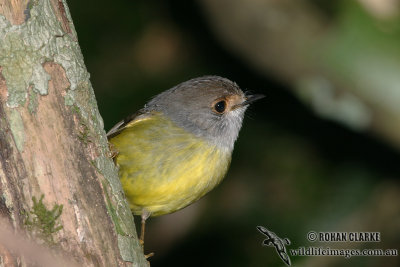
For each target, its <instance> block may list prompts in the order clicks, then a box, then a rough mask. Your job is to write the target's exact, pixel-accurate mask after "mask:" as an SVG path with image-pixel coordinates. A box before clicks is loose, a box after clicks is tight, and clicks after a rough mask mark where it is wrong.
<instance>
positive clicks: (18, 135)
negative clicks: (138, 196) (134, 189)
mask: <svg viewBox="0 0 400 267" xmlns="http://www.w3.org/2000/svg"><path fill="white" fill-rule="evenodd" d="M108 152H109V149H108V142H107V139H106V137H105V132H104V130H103V123H102V119H101V117H100V114H99V112H98V108H97V104H96V101H95V97H94V93H93V89H92V86H91V84H90V81H89V74H88V72H87V70H86V68H85V66H84V62H83V57H82V54H81V52H80V48H79V45H78V42H77V37H76V32H75V30H74V27H73V24H72V21H71V17H70V14H69V11H68V8H67V5H66V3H65V1H61V0H31V1H28V0H10V1H7V0H0V216H1V217H3V218H6V219H5V220H4V219H3V220H0V224H2V226H1V225H0V235H1V230H4V229H6V228H7V227H10V226H11V227H12V228H13V229H14V231H15V232H16V233H17V234H18V235H19V236H28V237H29V238H30V239H32V240H35V242H36V243H40V244H41V246H47V247H48V248H49V251H51V253H53V254H54V253H55V254H56V255H64V257H65V255H67V257H68V259H69V260H70V261H71V262H75V263H76V264H77V265H78V266H131V265H134V266H147V261H146V260H145V258H144V255H143V252H142V250H141V247H140V245H139V243H138V240H137V235H136V232H135V228H134V224H133V216H132V214H131V212H130V210H129V207H128V205H127V203H126V200H125V199H124V196H123V193H122V189H121V185H120V183H119V180H118V176H117V171H116V168H115V166H114V164H113V162H112V160H111V159H110V158H109V157H108V154H107V153H108ZM5 222H7V224H8V225H4V224H5ZM0 241H1V239H0ZM28 259H29V257H27V256H26V255H24V254H23V252H22V254H21V252H17V251H13V250H12V246H8V244H7V242H5V243H4V242H3V243H0V265H1V264H6V265H7V266H17V265H20V264H21V263H26V264H28V265H30V264H32V262H30V261H29V260H28Z"/></svg>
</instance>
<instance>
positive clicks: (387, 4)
mask: <svg viewBox="0 0 400 267" xmlns="http://www.w3.org/2000/svg"><path fill="white" fill-rule="evenodd" d="M200 3H201V4H202V6H203V7H204V10H205V12H206V14H207V17H208V19H209V22H210V25H211V27H212V29H213V30H214V31H215V33H216V35H217V36H218V38H219V39H220V40H221V42H222V43H223V44H224V45H225V46H226V47H227V49H230V50H231V51H232V52H233V53H235V54H237V55H238V56H240V57H242V58H243V59H244V60H245V61H247V62H249V63H250V64H251V65H253V66H255V67H256V68H257V69H258V70H260V71H261V72H263V73H265V74H266V75H271V73H273V74H274V75H275V76H276V77H278V78H279V79H281V80H282V81H283V82H284V83H287V84H289V85H290V86H291V87H292V88H293V93H294V94H295V95H297V96H298V97H299V98H300V99H301V100H302V101H303V102H304V103H306V104H307V105H309V106H310V107H311V108H312V109H314V110H315V111H316V113H317V114H319V115H320V116H322V117H324V118H328V119H331V120H335V121H337V122H339V123H342V124H344V125H346V126H348V127H350V128H352V129H353V130H358V131H372V132H374V133H376V134H378V135H379V136H380V137H381V138H382V139H384V140H387V141H389V142H391V143H392V144H394V145H395V146H397V148H400V97H399V96H400V75H398V74H399V73H400V63H399V62H400V50H399V49H398V47H399V45H400V44H399V41H398V40H400V38H399V36H400V30H399V28H398V25H399V24H398V23H399V21H400V15H399V12H398V1H389V0H388V1H372V0H370V1H366V0H364V1H362V0H359V1H335V2H334V3H333V4H332V3H331V5H335V7H334V8H333V11H331V12H328V13H329V14H327V12H322V10H321V9H319V7H317V6H315V5H313V4H312V1H306V0H299V1H289V0H282V1H273V0H267V1H255V0H250V1H245V0H233V1H227V0H223V1H211V0H200ZM360 3H362V5H360ZM365 8H368V11H367V10H366V9H365ZM371 10H374V11H373V12H372V11H371ZM389 11H390V19H389V15H388V16H385V19H384V20H383V19H382V17H381V16H372V15H371V12H372V13H374V12H375V13H374V14H378V13H379V14H389V13H385V12H389Z"/></svg>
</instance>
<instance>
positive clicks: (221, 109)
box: [214, 100, 226, 113]
mask: <svg viewBox="0 0 400 267" xmlns="http://www.w3.org/2000/svg"><path fill="white" fill-rule="evenodd" d="M225 109H226V101H225V100H221V101H218V102H217V103H215V105H214V110H215V111H216V112H218V113H223V112H224V111H225Z"/></svg>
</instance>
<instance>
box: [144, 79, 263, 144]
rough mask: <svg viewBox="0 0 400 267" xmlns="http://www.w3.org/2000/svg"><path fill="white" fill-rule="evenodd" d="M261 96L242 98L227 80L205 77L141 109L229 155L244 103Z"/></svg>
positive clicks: (236, 88) (186, 83)
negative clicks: (152, 112)
mask: <svg viewBox="0 0 400 267" xmlns="http://www.w3.org/2000/svg"><path fill="white" fill-rule="evenodd" d="M261 97H262V96H261V95H253V96H249V95H245V94H244V93H243V91H242V90H241V89H240V88H239V87H238V86H237V84H236V83H234V82H232V81H230V80H228V79H225V78H222V77H218V76H205V77H200V78H195V79H192V80H189V81H186V82H183V83H181V84H179V85H177V86H175V87H173V88H171V89H169V90H167V91H165V92H163V93H161V94H159V95H157V96H156V97H154V98H153V99H152V100H151V101H150V102H149V103H148V104H147V105H146V107H145V110H147V111H152V110H155V111H160V112H162V113H163V114H164V115H166V116H167V117H168V118H170V119H171V120H172V121H173V122H174V123H176V124H177V125H178V126H180V127H183V128H184V129H186V130H187V131H188V132H191V133H193V134H195V135H196V136H199V137H201V138H203V139H205V140H207V141H209V142H210V143H212V144H215V145H217V146H219V147H220V148H222V149H225V150H227V151H229V152H231V151H232V150H233V145H234V143H235V141H236V139H237V137H238V134H239V130H240V128H241V126H242V121H243V117H244V112H245V111H246V109H247V107H248V104H250V102H253V101H254V100H256V99H259V98H261Z"/></svg>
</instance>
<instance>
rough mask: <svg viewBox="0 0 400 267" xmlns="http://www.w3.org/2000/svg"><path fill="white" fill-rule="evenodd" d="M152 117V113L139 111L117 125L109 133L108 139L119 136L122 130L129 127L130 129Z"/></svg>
mask: <svg viewBox="0 0 400 267" xmlns="http://www.w3.org/2000/svg"><path fill="white" fill-rule="evenodd" d="M150 116H151V114H150V113H147V112H144V111H142V110H139V111H138V112H136V113H134V114H132V115H131V116H129V117H126V118H125V119H124V120H122V121H120V122H118V123H117V124H115V125H114V126H113V127H112V128H111V129H110V130H109V131H108V132H107V138H108V139H110V138H112V137H114V136H116V135H118V134H119V133H120V132H121V131H122V130H124V129H125V128H127V127H130V126H132V125H134V124H136V123H138V122H139V121H142V120H144V119H147V118H149V117H150Z"/></svg>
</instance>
